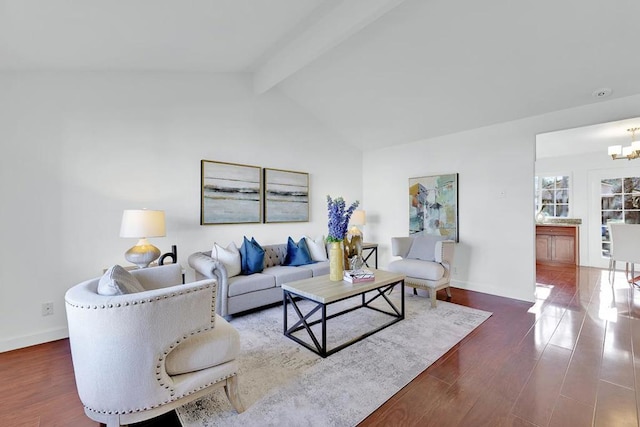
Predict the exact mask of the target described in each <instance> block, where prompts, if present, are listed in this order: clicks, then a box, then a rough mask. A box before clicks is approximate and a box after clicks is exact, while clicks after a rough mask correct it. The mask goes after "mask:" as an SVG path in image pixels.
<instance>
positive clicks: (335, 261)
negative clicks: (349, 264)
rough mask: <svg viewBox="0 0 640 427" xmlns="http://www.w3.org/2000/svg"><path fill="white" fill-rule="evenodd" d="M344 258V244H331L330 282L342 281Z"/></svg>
mask: <svg viewBox="0 0 640 427" xmlns="http://www.w3.org/2000/svg"><path fill="white" fill-rule="evenodd" d="M343 257H344V254H343V251H342V242H331V243H330V245H329V280H331V281H332V282H337V281H340V280H342V276H343V274H344V259H343Z"/></svg>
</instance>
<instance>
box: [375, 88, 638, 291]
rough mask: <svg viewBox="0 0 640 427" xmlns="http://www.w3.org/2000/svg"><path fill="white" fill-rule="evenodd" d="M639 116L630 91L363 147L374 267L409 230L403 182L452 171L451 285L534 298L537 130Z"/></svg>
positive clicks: (384, 262) (385, 259) (382, 262)
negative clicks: (455, 226) (456, 232)
mask: <svg viewBox="0 0 640 427" xmlns="http://www.w3.org/2000/svg"><path fill="white" fill-rule="evenodd" d="M639 114H640V96H634V97H627V98H621V99H618V100H612V101H608V102H599V103H595V104H591V105H587V106H584V107H579V108H572V109H568V110H563V111H558V112H553V113H549V114H545V115H541V116H536V117H530V118H526V119H523V120H517V121H513V122H509V123H503V124H497V125H493V126H488V127H484V128H479V129H475V130H472V131H468V132H461V133H457V134H452V135H447V136H443V137H438V138H431V139H427V140H422V141H417V142H413V143H410V144H405V145H401V146H397V147H391V148H386V149H380V150H375V151H369V152H365V154H364V176H363V178H364V201H365V206H366V209H367V218H368V223H367V230H366V232H367V233H368V237H367V240H374V241H378V242H379V243H380V249H379V255H380V266H381V267H384V266H386V265H387V264H388V263H389V262H390V261H391V260H392V259H394V258H393V257H392V256H391V250H390V246H391V237H393V236H402V235H407V234H408V222H409V212H408V211H409V209H408V207H409V204H408V179H409V178H410V177H418V176H428V175H436V174H441V173H455V172H457V173H458V174H459V226H460V243H459V244H458V245H457V248H456V260H455V266H456V269H457V272H456V273H455V274H454V277H453V279H454V280H453V283H454V286H457V287H460V288H465V289H470V290H474V291H480V292H485V293H489V294H494V295H500V296H506V297H510V298H516V299H521V300H525V301H533V299H534V289H535V238H534V232H535V221H534V215H533V213H532V212H533V209H534V195H533V193H534V184H533V178H534V164H535V137H536V134H538V133H542V132H549V131H554V130H559V129H567V128H572V127H578V126H585V125H591V124H596V123H602V122H608V121H613V120H619V119H622V118H627V117H633V116H637V115H639ZM503 191H504V193H505V195H506V197H504V198H500V197H499V194H500V193H501V192H503ZM369 218H372V221H371V224H370V223H369ZM374 220H375V223H374Z"/></svg>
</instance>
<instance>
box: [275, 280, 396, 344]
mask: <svg viewBox="0 0 640 427" xmlns="http://www.w3.org/2000/svg"><path fill="white" fill-rule="evenodd" d="M371 270H372V271H373V272H374V274H375V280H374V281H371V282H363V283H349V282H346V281H339V282H333V281H331V280H329V275H326V276H318V277H313V278H311V279H304V280H297V281H294V282H289V283H285V284H283V285H282V293H283V306H284V310H283V311H284V335H285V336H287V337H289V338H291V339H292V340H294V341H295V342H297V343H298V344H300V345H302V346H304V347H306V348H308V349H309V350H311V351H313V352H314V353H316V354H318V355H320V356H322V357H327V356H329V355H331V354H333V353H335V352H337V351H340V350H342V349H343V348H345V347H348V346H350V345H351V344H354V343H356V342H358V341H360V340H362V339H364V338H366V337H368V336H369V335H372V334H375V333H376V332H378V331H381V330H382V329H384V328H387V327H389V326H391V325H393V324H394V323H397V322H399V321H401V320H402V319H404V277H405V276H404V275H402V274H397V273H392V272H390V271H384V270H375V269H371ZM397 285H399V286H400V292H401V299H400V308H398V307H396V305H395V304H393V302H391V300H389V298H388V296H387V292H389V291H391V290H392V289H393V288H395V287H396V286H397ZM367 293H370V295H367ZM389 293H390V292H389ZM358 296H360V297H361V302H360V303H359V304H358V305H356V306H352V307H350V308H347V309H345V310H342V311H340V312H337V313H333V314H330V315H327V306H329V305H331V304H333V303H336V302H338V301H343V300H346V299H349V298H354V297H358ZM378 298H383V299H384V300H386V302H387V303H388V305H389V307H390V310H389V311H386V310H383V309H380V308H378V307H375V306H371V305H370V304H371V303H372V302H373V301H375V300H377V299H378ZM300 299H302V300H307V301H311V302H312V303H314V304H315V305H314V306H313V307H312V308H311V309H310V310H309V311H308V312H307V313H303V312H302V310H301V308H300V305H299V304H298V302H299V301H298V300H300ZM289 305H291V306H292V307H293V309H294V311H295V313H296V314H297V315H298V319H299V320H298V321H297V322H296V323H295V324H294V325H292V326H291V327H288V325H287V323H288V321H287V313H288V311H289V308H288V307H289ZM360 308H368V309H371V310H376V311H378V312H380V313H384V314H387V315H389V316H390V317H391V318H392V320H391V321H389V322H387V323H385V324H383V325H381V326H379V327H377V328H375V329H372V330H370V331H367V332H366V333H364V334H362V335H360V336H357V337H355V338H353V339H351V340H348V341H346V342H344V343H342V344H340V345H338V346H336V347H334V348H331V349H327V320H329V319H332V318H334V317H337V316H341V315H344V314H346V313H349V312H351V311H354V310H357V309H360ZM318 310H320V319H317V320H313V321H309V319H310V318H311V316H312V315H313V314H315V313H316V312H318ZM318 323H320V324H321V332H320V334H321V336H320V339H318V337H317V336H316V334H315V333H314V332H313V331H312V330H311V326H313V325H316V324H318ZM302 329H306V331H307V333H308V334H309V337H310V338H311V340H312V341H313V344H314V345H311V344H309V343H308V342H306V341H303V340H302V339H300V338H299V337H297V336H295V335H293V334H294V333H295V332H297V331H300V330H302Z"/></svg>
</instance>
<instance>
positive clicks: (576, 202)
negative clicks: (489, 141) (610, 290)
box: [536, 150, 640, 268]
mask: <svg viewBox="0 0 640 427" xmlns="http://www.w3.org/2000/svg"><path fill="white" fill-rule="evenodd" d="M556 173H562V174H569V175H570V176H571V187H572V188H571V190H570V191H571V193H570V197H571V200H570V205H571V212H570V215H571V217H573V218H580V219H581V220H582V224H581V225H580V228H579V230H580V265H584V266H589V267H598V268H605V267H607V266H608V259H604V258H602V255H601V243H602V236H601V229H600V226H601V207H600V197H599V196H596V197H594V195H593V194H592V191H591V190H592V188H593V185H594V180H595V184H596V188H597V190H598V191H599V189H600V186H599V185H598V183H599V182H600V177H601V176H603V177H612V176H615V175H619V174H621V175H622V176H640V162H638V161H628V160H616V161H613V160H611V157H609V156H608V155H607V152H606V151H604V150H603V151H602V152H601V153H586V154H581V155H577V156H558V157H546V158H542V159H538V160H537V161H536V174H538V175H546V174H556Z"/></svg>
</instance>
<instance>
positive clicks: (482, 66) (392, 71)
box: [0, 0, 640, 149]
mask: <svg viewBox="0 0 640 427" xmlns="http://www.w3.org/2000/svg"><path fill="white" fill-rule="evenodd" d="M638 16H640V2H639V1H637V0H608V1H606V2H605V1H602V0H564V1H560V2H559V1H557V0H538V1H534V2H533V1H532V2H523V1H513V0H485V1H482V2H479V1H473V0H467V1H465V2H454V1H450V0H346V1H341V0H324V1H323V0H268V1H267V0H187V1H185V0H182V1H180V0H90V1H77V0H0V70H132V71H133V70H145V71H146V70H165V71H200V72H202V71H204V72H248V73H254V82H255V84H256V90H257V93H262V92H264V91H267V90H271V88H272V87H274V86H277V87H278V88H280V89H281V90H283V91H284V92H285V93H286V94H287V95H288V96H289V97H291V98H292V99H293V100H294V101H296V102H297V103H298V104H300V105H301V106H303V107H304V108H306V109H308V110H309V111H310V112H311V113H312V114H314V115H315V116H316V117H317V118H318V119H319V120H320V121H322V122H323V123H325V124H326V125H327V126H329V127H330V128H332V129H334V130H335V131H336V132H338V133H339V134H340V135H342V136H343V137H344V138H345V140H346V141H348V142H350V143H352V144H354V145H357V146H359V147H361V148H363V149H364V148H373V147H381V146H385V145H390V144H398V143H403V142H409V141H413V140H418V139H423V138H428V137H433V136H438V135H443V134H448V133H452V132H458V131H462V130H467V129H472V128H476V127H479V126H485V125H490V124H495V123H500V122H504V121H508V120H514V119H518V118H523V117H528V116H532V115H537V114H543V113H546V112H550V111H556V110H560V109H564V108H571V107H575V106H579V105H584V104H588V103H593V102H601V99H597V98H594V97H592V96H591V93H592V92H593V91H594V90H596V89H598V88H602V87H610V88H612V89H613V94H612V95H611V97H610V98H607V99H613V98H619V97H624V96H629V95H634V94H638V93H640V78H638V76H639V75H640V55H637V54H636V52H635V49H636V47H637V43H638V37H637V23H638V18H637V17H638Z"/></svg>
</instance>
